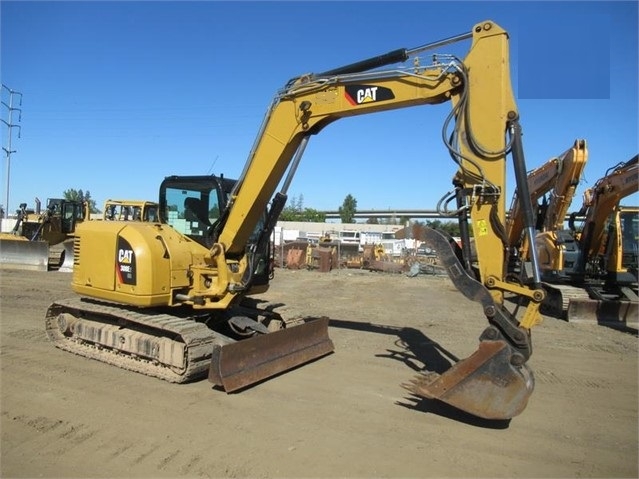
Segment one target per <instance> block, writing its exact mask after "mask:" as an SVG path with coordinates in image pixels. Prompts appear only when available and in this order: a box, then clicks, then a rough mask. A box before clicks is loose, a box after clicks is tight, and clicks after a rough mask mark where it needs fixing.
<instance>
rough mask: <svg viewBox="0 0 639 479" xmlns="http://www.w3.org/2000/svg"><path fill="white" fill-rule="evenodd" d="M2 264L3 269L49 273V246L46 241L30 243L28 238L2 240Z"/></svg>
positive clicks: (0, 248) (0, 246)
mask: <svg viewBox="0 0 639 479" xmlns="http://www.w3.org/2000/svg"><path fill="white" fill-rule="evenodd" d="M0 263H1V264H2V267H3V268H9V269H21V270H30V271H47V269H48V266H49V244H48V243H47V242H46V241H29V240H27V239H26V238H25V239H20V238H15V239H13V238H10V239H7V238H1V239H0Z"/></svg>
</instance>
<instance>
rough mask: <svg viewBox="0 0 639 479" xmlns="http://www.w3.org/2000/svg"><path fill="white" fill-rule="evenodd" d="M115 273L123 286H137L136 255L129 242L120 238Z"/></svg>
mask: <svg viewBox="0 0 639 479" xmlns="http://www.w3.org/2000/svg"><path fill="white" fill-rule="evenodd" d="M115 273H116V275H117V277H118V280H119V281H120V283H122V284H132V285H135V284H136V282H137V281H136V280H137V278H136V271H135V253H134V252H133V248H131V245H130V244H129V242H128V241H127V240H125V239H124V238H122V237H121V236H118V246H117V251H116V259H115Z"/></svg>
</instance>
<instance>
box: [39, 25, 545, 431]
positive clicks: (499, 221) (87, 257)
mask: <svg viewBox="0 0 639 479" xmlns="http://www.w3.org/2000/svg"><path fill="white" fill-rule="evenodd" d="M461 41H469V43H470V47H469V50H468V53H467V54H466V56H465V57H464V58H463V59H460V58H459V57H457V56H455V55H449V54H445V53H437V52H435V53H433V52H434V51H439V50H440V49H441V48H443V47H445V46H447V45H449V44H452V43H456V42H461ZM508 47H509V43H508V33H507V32H506V31H505V30H504V29H502V28H501V27H500V26H499V25H497V24H496V23H494V22H493V21H490V20H488V21H483V22H480V23H478V24H476V25H474V26H473V27H472V30H471V31H469V32H466V33H462V34H460V35H456V36H454V37H450V38H447V39H445V40H441V41H436V42H432V43H429V44H425V45H422V46H418V47H416V48H411V49H406V48H401V49H397V50H393V51H391V52H389V53H386V54H383V55H379V56H376V57H373V58H368V59H364V60H361V61H358V62H355V63H352V64H349V65H346V66H343V67H339V68H335V69H331V70H328V71H324V72H319V73H305V74H302V75H299V76H297V77H295V78H292V79H291V80H290V81H288V82H287V83H286V84H285V85H284V86H283V87H282V88H281V89H280V90H279V91H278V92H277V93H276V95H275V98H274V99H273V101H272V103H271V105H270V107H269V108H268V110H267V113H266V115H265V117H264V121H263V124H262V126H261V128H260V129H259V131H258V134H257V137H256V139H255V142H254V144H253V147H252V148H251V150H250V153H249V156H248V159H247V162H246V164H245V166H244V169H243V171H242V173H241V175H239V178H238V179H237V181H233V180H230V179H226V178H224V177H223V176H210V177H206V178H201V177H180V176H175V177H167V178H166V179H165V181H164V182H163V183H162V185H160V194H159V201H158V203H159V212H160V221H159V222H157V223H151V222H135V221H126V222H124V221H92V222H85V223H83V224H81V225H79V226H78V228H77V229H76V235H75V244H74V247H75V251H76V258H75V265H74V269H73V278H72V288H73V290H74V291H75V293H77V295H78V296H77V297H75V298H71V299H63V300H59V301H56V302H54V303H53V304H52V305H51V306H50V308H49V309H48V312H47V314H46V319H45V323H46V324H45V325H46V330H47V334H48V336H49V338H50V339H51V341H53V343H54V344H55V345H56V346H57V347H59V348H61V349H64V350H67V351H70V352H73V353H77V354H79V355H84V356H87V357H89V358H94V359H98V360H101V361H104V362H107V363H110V364H113V365H116V366H119V367H122V368H126V369H130V370H134V371H137V372H140V373H144V374H148V375H152V376H156V377H159V378H163V379H166V380H168V381H173V382H187V381H193V380H196V379H199V378H202V377H204V376H208V379H209V381H210V382H211V383H212V384H214V385H215V387H216V388H217V389H223V390H225V391H226V392H227V393H229V392H234V391H240V390H243V389H245V388H247V387H250V386H254V385H256V384H257V383H259V382H261V381H264V380H265V379H267V378H271V377H272V376H276V375H278V374H279V373H282V372H284V371H287V370H289V369H292V368H295V367H297V366H299V365H302V364H305V363H307V362H309V361H313V360H316V359H319V358H321V357H323V356H325V355H327V354H330V353H332V352H333V351H334V346H333V343H332V341H331V340H330V338H329V336H328V326H329V320H328V319H327V318H323V319H318V320H309V321H306V322H304V323H303V324H291V323H289V322H288V321H287V320H285V319H283V318H281V317H280V316H279V315H277V314H276V313H275V312H274V311H272V310H264V309H260V308H259V304H257V302H256V301H255V300H253V299H252V298H251V295H252V294H254V293H256V292H262V291H265V290H266V289H267V288H268V285H269V282H270V281H272V280H273V274H272V270H271V266H270V265H271V264H272V262H271V261H270V260H269V248H270V241H269V238H270V236H271V232H272V230H273V228H274V226H275V224H276V221H277V218H278V216H279V214H280V212H281V211H282V209H283V207H284V205H285V203H286V199H287V192H288V189H289V187H290V185H291V182H292V179H293V177H294V174H295V172H296V170H297V167H298V165H299V162H300V161H301V158H302V156H303V153H304V150H305V148H306V146H307V144H308V142H309V140H310V138H311V137H312V136H314V135H317V134H320V133H321V132H322V130H323V129H324V128H325V127H326V126H328V125H330V124H331V123H333V122H335V121H337V120H339V119H342V118H347V117H357V116H360V115H365V114H373V113H379V114H383V112H385V111H389V110H395V109H399V108H408V107H419V106H428V105H435V104H442V103H448V104H450V105H451V110H450V113H449V114H448V116H447V117H446V119H445V121H444V123H443V126H442V130H441V137H442V140H443V141H444V147H445V151H446V152H447V154H448V156H450V158H451V159H452V162H453V163H454V164H455V168H456V170H457V171H456V173H455V174H454V175H453V179H452V189H451V190H450V191H448V192H447V193H445V194H444V196H443V197H442V200H441V204H446V205H449V204H451V203H454V204H455V212H454V213H455V215H456V216H457V217H458V219H459V224H460V230H461V231H462V248H460V247H459V246H458V244H457V243H456V242H455V241H454V240H452V239H451V238H450V237H448V236H446V235H445V234H443V233H441V232H439V231H435V230H432V229H431V230H427V233H426V243H427V244H428V246H429V247H430V248H432V249H434V250H436V251H437V252H438V255H439V258H440V261H441V262H442V265H443V267H444V268H445V269H446V271H447V272H448V273H449V276H450V278H451V280H452V282H453V284H454V285H455V286H456V287H457V288H458V289H459V291H460V292H461V293H462V294H463V295H464V296H465V297H467V298H468V299H469V300H471V301H473V302H475V303H479V304H478V305H477V309H478V313H479V312H481V316H483V319H482V323H483V322H484V321H486V322H487V325H486V326H485V329H484V331H483V332H482V333H481V335H480V336H479V346H478V349H477V351H476V352H475V353H473V354H472V355H471V356H469V357H468V358H466V359H462V360H460V361H459V362H457V363H455V364H454V365H453V366H452V367H451V368H450V369H449V370H448V371H446V372H444V373H443V374H441V375H440V374H436V373H430V374H422V375H419V376H418V377H416V378H414V379H413V380H411V381H409V382H406V383H405V384H404V387H405V388H406V389H407V390H408V391H409V392H410V393H411V394H414V395H416V396H418V397H422V398H427V399H429V400H438V401H443V402H445V403H448V404H449V405H452V406H454V407H456V408H459V409H461V410H463V411H466V412H467V413H470V414H473V415H476V416H478V417H482V418H487V419H510V418H513V417H515V416H516V415H518V414H520V413H521V412H522V411H523V410H524V408H525V407H526V404H527V402H528V399H529V397H530V395H531V394H532V391H533V388H534V377H533V373H532V370H531V369H530V368H529V366H528V361H529V359H530V357H531V354H532V343H531V329H532V328H533V327H534V326H536V325H537V324H539V323H540V322H541V315H540V314H539V305H540V303H541V302H542V300H543V297H544V292H543V288H542V287H541V279H540V278H539V271H538V265H537V264H536V263H535V262H534V261H533V272H534V276H535V279H534V281H533V282H532V283H531V284H530V285H522V284H519V283H517V282H511V281H509V280H508V278H507V277H506V274H505V272H506V267H505V261H506V255H505V251H506V248H507V241H506V238H505V236H504V228H505V226H504V225H505V219H506V218H505V216H506V215H505V205H504V203H505V201H504V198H505V195H506V162H507V161H508V159H509V158H510V159H512V162H513V168H514V171H515V177H516V181H517V188H518V190H519V191H520V193H521V198H522V217H523V218H524V221H523V229H524V231H525V233H526V234H527V235H528V237H529V240H530V241H531V242H532V238H533V234H534V226H535V225H534V215H533V208H532V204H531V202H530V196H529V194H528V185H527V183H526V164H525V159H524V152H523V145H522V140H521V136H522V134H521V125H520V122H519V113H518V111H517V106H516V104H515V99H514V95H513V92H512V86H511V79H510V63H509V50H508ZM398 141H404V139H398ZM425 161H427V160H425ZM470 228H472V229H473V233H474V238H475V247H476V255H477V262H476V263H475V262H473V261H471V259H470V254H469V252H468V251H466V248H467V247H468V245H469V244H470V241H469V234H470ZM505 295H509V296H512V295H516V296H518V297H521V298H525V299H527V300H528V302H527V305H526V306H525V307H520V308H513V309H512V310H510V309H509V306H510V304H509V303H508V304H507V302H505V301H504V296H505ZM309 313H311V312H309ZM478 315H479V314H478ZM426 368H428V365H426ZM303 371H304V370H303V369H302V371H301V372H300V374H303ZM318 387H321V386H318Z"/></svg>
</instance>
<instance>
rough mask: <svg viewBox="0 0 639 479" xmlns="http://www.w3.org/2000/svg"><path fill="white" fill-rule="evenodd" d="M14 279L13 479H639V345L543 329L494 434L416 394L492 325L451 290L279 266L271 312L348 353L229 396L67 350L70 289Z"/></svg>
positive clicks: (4, 406) (6, 351)
mask: <svg viewBox="0 0 639 479" xmlns="http://www.w3.org/2000/svg"><path fill="white" fill-rule="evenodd" d="M0 274H1V282H0V287H1V300H2V302H1V320H0V327H1V329H0V346H1V348H0V349H1V353H0V361H1V363H0V364H1V376H0V379H1V384H0V385H1V403H0V409H1V418H0V419H1V420H0V426H1V443H0V447H1V449H0V450H1V456H0V459H1V466H0V475H1V476H2V477H3V478H9V477H87V478H89V477H110V478H117V477H255V478H271V477H295V478H298V477H362V478H372V477H389V478H390V477H402V478H406V477H420V478H423V477H479V476H481V477H553V478H557V477H637V475H638V470H637V469H638V467H637V464H638V457H637V450H638V426H637V425H638V422H637V410H638V398H637V373H638V371H637V362H638V359H637V358H638V356H637V336H636V333H635V334H633V333H632V332H622V331H618V330H614V329H611V328H608V327H605V326H598V325H592V324H571V323H566V322H562V321H559V320H556V319H553V318H546V320H545V321H544V323H543V324H541V325H540V326H538V327H537V328H535V330H534V333H533V340H534V353H533V356H532V358H531V360H530V362H529V364H530V366H531V368H532V369H533V370H534V374H535V378H536V388H535V392H534V393H533V395H532V397H531V399H530V401H529V404H528V407H527V408H526V410H525V411H524V412H523V413H522V414H521V415H520V416H517V417H515V418H514V419H513V420H512V421H509V422H489V421H481V420H477V419H474V418H472V417H469V416H467V415H464V414H463V413H460V412H457V411H456V410H453V409H452V408H450V407H447V406H443V405H441V404H438V403H435V402H433V401H427V400H420V401H418V400H414V399H411V396H410V395H409V394H408V392H407V391H406V390H404V389H403V388H402V387H401V383H404V382H406V381H408V380H410V379H411V378H412V377H413V376H415V374H416V371H417V370H419V369H421V368H424V367H427V368H428V369H434V370H438V369H442V368H445V366H446V365H448V363H449V362H450V360H449V356H448V355H449V354H452V355H455V356H457V357H466V356H468V355H469V354H470V353H472V352H473V351H474V350H475V348H476V346H477V338H478V336H479V334H480V333H481V331H482V330H483V328H484V327H485V325H486V322H485V319H484V318H483V315H482V313H481V308H480V307H479V305H478V304H475V303H472V302H470V301H468V300H467V299H465V298H464V297H463V296H462V295H461V294H460V293H459V292H458V291H457V290H455V289H454V287H453V286H452V285H451V283H450V282H449V281H448V279H447V278H443V277H437V276H428V275H420V276H418V277H414V278H409V277H407V276H404V275H400V274H397V275H393V274H384V273H369V272H360V271H352V270H339V271H332V272H331V273H319V272H310V271H286V270H277V271H276V277H275V280H274V281H273V283H272V288H271V289H270V290H269V291H268V292H267V293H265V294H263V295H261V296H260V298H261V299H264V300H267V301H270V302H275V303H281V304H282V306H281V307H280V308H279V309H278V311H279V312H280V313H281V314H283V315H284V316H287V317H299V316H320V315H326V316H328V317H329V318H331V323H330V328H329V332H330V336H331V338H332V340H333V342H334V343H335V353H333V354H331V355H329V356H326V357H324V358H322V359H320V360H318V361H315V362H313V363H311V364H308V365H305V366H303V367H300V368H298V369H296V370H293V371H290V372H288V373H286V374H283V375H280V376H278V377H276V378H273V379H271V380H269V381H266V382H263V383H261V384H258V385H257V386H254V387H252V388H249V389H246V390H244V391H242V392H240V393H236V394H226V393H224V392H221V391H218V390H215V389H213V388H212V385H211V384H210V383H209V382H207V381H206V380H202V381H198V382H195V383H191V384H185V385H175V384H169V383H166V382H163V381H161V380H158V379H154V378H150V377H146V376H142V375H139V374H136V373H132V372H128V371H124V370H120V369H118V368H115V367H113V366H108V365H105V364H102V363H99V362H97V361H93V360H90V359H85V358H82V357H78V356H74V355H72V354H70V353H67V352H64V351H61V350H59V349H56V348H54V347H53V346H52V345H51V344H50V343H49V342H48V340H47V338H46V335H45V333H44V315H45V312H46V309H47V307H48V305H49V303H50V302H51V301H53V300H55V299H61V298H65V297H70V296H73V293H72V291H71V289H70V286H69V282H70V279H71V275H70V274H69V273H61V272H48V273H37V272H25V271H9V270H1V271H0ZM449 352H450V353H449Z"/></svg>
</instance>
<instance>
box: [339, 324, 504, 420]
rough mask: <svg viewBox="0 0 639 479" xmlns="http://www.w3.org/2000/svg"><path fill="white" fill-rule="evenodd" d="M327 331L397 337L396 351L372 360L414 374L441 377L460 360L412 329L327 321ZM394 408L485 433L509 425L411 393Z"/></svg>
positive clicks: (391, 350) (393, 350) (392, 350)
mask: <svg viewBox="0 0 639 479" xmlns="http://www.w3.org/2000/svg"><path fill="white" fill-rule="evenodd" d="M329 327H334V328H340V329H350V330H353V331H363V332H367V333H375V334H385V335H390V336H396V337H397V339H396V340H395V345H396V346H397V349H387V350H386V352H385V353H381V354H376V355H375V357H378V358H388V359H393V360H396V361H401V362H403V363H404V364H405V365H406V366H408V367H409V368H410V369H412V370H413V371H415V372H417V373H423V372H426V371H428V372H436V373H438V374H443V373H445V372H446V371H447V370H448V369H450V368H451V367H452V365H453V363H454V362H457V361H459V358H457V357H455V356H454V355H453V354H452V353H451V352H449V351H447V350H446V349H445V348H444V347H443V346H441V345H440V344H439V343H437V342H436V341H433V340H432V339H430V338H429V337H428V336H426V335H425V334H424V333H422V332H421V331H419V330H418V329H415V328H409V327H396V326H388V325H382V324H372V323H367V322H358V321H349V320H343V319H332V318H331V319H330V322H329ZM419 363H422V364H423V366H420V365H419ZM395 404H397V405H398V406H402V407H405V408H408V409H413V410H416V411H420V412H425V413H430V414H436V415H438V416H442V417H446V418H448V419H452V420H454V421H457V422H461V423H465V424H468V425H472V426H476V427H481V428H486V429H506V428H508V426H509V424H510V419H508V420H491V419H483V418H479V417H477V416H474V415H472V414H469V413H467V412H465V411H462V410H460V409H457V408H455V407H453V406H451V405H449V404H446V403H444V402H442V401H438V400H435V399H427V398H423V397H421V396H417V395H415V394H411V393H408V396H407V397H405V398H404V401H397V402H396V403H395Z"/></svg>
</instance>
